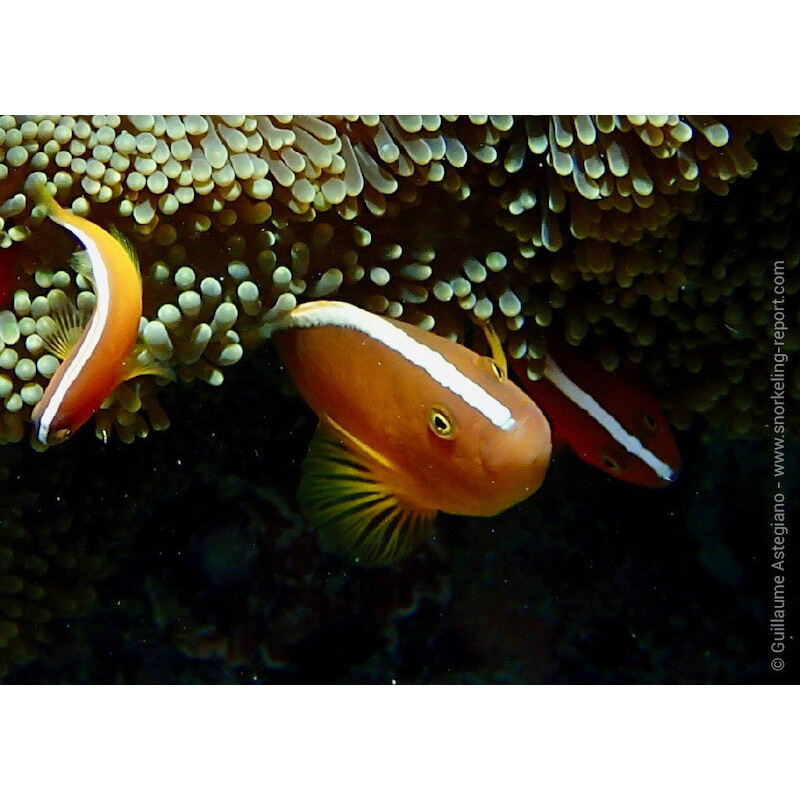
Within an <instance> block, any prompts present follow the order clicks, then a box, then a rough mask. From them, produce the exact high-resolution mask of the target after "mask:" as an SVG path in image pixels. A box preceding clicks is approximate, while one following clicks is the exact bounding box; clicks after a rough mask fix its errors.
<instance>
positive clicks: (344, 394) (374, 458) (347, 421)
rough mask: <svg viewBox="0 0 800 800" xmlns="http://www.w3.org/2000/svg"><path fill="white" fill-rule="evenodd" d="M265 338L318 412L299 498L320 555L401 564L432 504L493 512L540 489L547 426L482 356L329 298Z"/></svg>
mask: <svg viewBox="0 0 800 800" xmlns="http://www.w3.org/2000/svg"><path fill="white" fill-rule="evenodd" d="M273 339H274V343H275V346H276V349H277V351H278V354H279V355H280V357H281V359H282V361H283V363H284V365H285V366H286V369H287V370H288V372H289V374H290V375H291V377H292V379H293V381H294V384H295V386H296V387H297V389H298V391H299V392H300V394H301V395H302V396H303V397H304V398H305V400H306V401H307V402H308V404H309V405H310V406H311V408H312V409H313V410H314V411H315V413H316V414H317V416H318V417H319V419H320V428H319V430H318V434H317V437H316V438H317V439H318V440H321V441H317V442H316V443H312V447H311V451H310V454H309V458H308V459H306V464H305V466H304V477H303V481H301V492H300V494H301V502H302V503H303V505H306V506H307V507H308V508H309V509H310V516H311V517H312V520H313V521H314V522H315V523H316V524H317V528H318V530H320V532H321V534H322V536H323V543H325V544H327V546H328V549H332V550H336V551H337V552H340V553H344V554H346V555H350V556H351V557H355V558H356V559H357V560H359V561H361V562H362V563H386V562H388V561H392V560H396V558H398V557H400V556H401V555H404V554H405V553H406V552H407V551H408V550H409V549H411V547H413V545H414V544H416V543H417V542H418V541H420V540H421V539H423V538H424V537H425V536H426V535H427V533H428V531H429V530H430V527H431V525H432V522H433V518H434V517H435V514H436V512H437V511H444V512H447V513H451V514H461V515H470V516H491V515H494V514H497V513H499V512H500V511H503V510H504V509H506V508H509V507H510V506H512V505H514V504H515V503H518V502H520V501H521V500H524V499H525V498H526V497H528V496H529V495H530V494H532V493H533V492H534V491H535V490H536V489H537V488H538V487H539V485H540V484H541V482H542V480H543V478H544V475H545V472H546V470H547V466H548V464H549V461H550V429H549V426H548V423H547V420H546V419H545V417H544V415H543V414H542V412H541V411H540V410H539V408H538V407H537V406H536V404H535V403H534V402H532V401H531V400H530V398H528V397H527V396H526V395H525V394H524V393H523V392H522V391H521V390H520V389H519V387H517V386H516V385H515V384H514V383H513V382H511V381H510V380H508V379H507V376H506V375H505V374H504V370H503V369H502V368H501V367H499V366H498V364H497V363H496V362H495V361H493V360H492V359H491V358H488V357H485V356H480V355H478V354H476V353H474V352H473V351H471V350H469V349H467V348H466V347H464V346H462V345H460V344H457V343H455V342H451V341H449V340H447V339H445V338H443V337H441V336H437V335H435V334H433V333H430V332H426V331H422V330H420V329H418V328H416V327H414V326H413V325H409V324H407V323H403V322H399V321H395V320H390V319H386V318H384V317H379V316H377V315H375V314H371V313H369V312H367V311H364V310H362V309H359V308H356V307H355V306H352V305H349V304H347V303H342V302H335V301H317V302H312V303H306V304H303V305H301V306H298V307H297V308H296V309H295V310H294V311H292V312H290V313H289V314H288V315H287V316H286V317H285V318H284V319H283V320H281V321H280V322H279V323H278V324H277V325H276V326H275V328H274V331H273ZM337 462H339V463H341V462H346V464H347V467H346V470H345V471H346V472H347V475H348V478H347V480H339V479H338V478H335V477H334V478H332V477H331V476H332V475H333V474H334V473H337V469H338V467H337ZM337 474H338V473H337ZM365 497H368V498H369V499H368V500H367V501H364V498H365ZM304 500H305V502H304ZM362 501H363V502H362ZM328 506H330V509H332V510H329V509H328ZM387 518H390V519H389V522H387V523H386V524H385V525H384V527H383V528H381V527H380V526H381V525H383V524H384V520H385V519H387ZM376 527H377V528H379V529H380V530H379V531H378V533H374V530H375V528H376Z"/></svg>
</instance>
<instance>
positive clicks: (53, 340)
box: [42, 294, 86, 361]
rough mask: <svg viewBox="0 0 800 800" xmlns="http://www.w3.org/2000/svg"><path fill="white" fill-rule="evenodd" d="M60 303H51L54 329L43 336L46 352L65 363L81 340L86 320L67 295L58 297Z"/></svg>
mask: <svg viewBox="0 0 800 800" xmlns="http://www.w3.org/2000/svg"><path fill="white" fill-rule="evenodd" d="M57 297H60V298H61V299H60V301H58V300H56V301H54V302H52V303H51V308H50V315H49V316H50V319H52V320H53V324H54V329H53V331H52V332H50V333H44V334H42V342H43V343H44V347H45V350H47V351H48V352H49V353H52V354H53V355H54V356H55V357H56V358H58V359H59V360H60V361H65V360H66V358H67V356H68V355H69V354H70V351H71V350H72V348H73V347H75V345H76V344H77V343H78V340H79V339H80V338H81V334H82V333H83V329H84V328H85V327H86V320H85V319H84V318H83V317H82V316H81V313H80V311H78V309H77V308H76V307H75V304H74V303H73V302H72V301H71V300H70V299H69V298H68V297H67V296H66V295H63V294H62V295H57Z"/></svg>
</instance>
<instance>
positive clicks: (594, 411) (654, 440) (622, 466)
mask: <svg viewBox="0 0 800 800" xmlns="http://www.w3.org/2000/svg"><path fill="white" fill-rule="evenodd" d="M511 364H512V368H513V369H514V372H515V374H516V375H517V378H518V379H519V381H520V384H521V385H522V388H523V389H524V390H525V391H526V392H527V394H528V395H530V397H532V398H533V399H534V401H535V402H536V403H537V405H539V406H540V407H541V408H542V410H543V411H544V413H545V414H546V416H547V418H548V419H549V420H550V424H551V426H552V430H553V442H554V444H558V443H564V444H566V445H568V446H569V447H570V448H571V449H572V450H574V451H575V453H577V455H578V456H579V457H580V458H582V459H583V460H584V461H586V462H587V463H589V464H592V465H593V466H595V467H597V468H598V469H601V470H603V471H604V472H607V473H608V474H609V475H612V476H613V477H615V478H619V479H620V480H624V481H628V482H629V483H635V484H637V485H639V486H647V487H651V488H658V487H662V486H667V485H669V484H671V483H672V482H674V481H675V479H676V478H677V476H678V472H679V470H680V453H679V452H678V446H677V444H676V443H675V439H674V437H673V435H672V431H671V429H670V426H669V423H668V422H667V420H666V418H665V417H664V414H663V412H662V411H661V407H660V405H659V403H658V400H657V399H656V398H655V397H653V395H652V392H651V391H649V390H648V389H647V388H645V387H644V386H643V385H642V384H641V383H639V382H638V381H637V380H636V379H635V378H634V377H633V376H631V375H630V374H626V371H625V370H623V369H618V370H616V371H615V372H607V371H606V370H604V369H603V368H602V367H601V366H600V365H598V364H594V363H590V362H589V361H587V360H585V359H584V358H582V357H581V356H579V355H578V354H577V352H575V351H574V349H572V348H568V347H558V346H557V345H555V344H553V343H548V355H547V356H546V359H545V369H544V374H543V375H542V377H541V378H540V379H539V380H532V379H531V378H529V377H528V373H527V361H526V360H525V359H516V360H512V362H511Z"/></svg>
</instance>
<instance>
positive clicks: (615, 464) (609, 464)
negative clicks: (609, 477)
mask: <svg viewBox="0 0 800 800" xmlns="http://www.w3.org/2000/svg"><path fill="white" fill-rule="evenodd" d="M603 464H605V466H606V468H607V469H608V470H609V471H610V472H611V473H613V474H615V475H616V474H618V473H620V472H622V465H621V464H620V463H619V461H617V459H616V458H612V457H611V456H610V455H608V454H607V453H603Z"/></svg>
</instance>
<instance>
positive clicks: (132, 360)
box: [119, 343, 176, 383]
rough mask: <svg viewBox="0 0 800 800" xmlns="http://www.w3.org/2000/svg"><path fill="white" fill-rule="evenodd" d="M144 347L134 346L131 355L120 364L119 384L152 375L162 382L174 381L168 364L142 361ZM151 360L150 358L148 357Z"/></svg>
mask: <svg viewBox="0 0 800 800" xmlns="http://www.w3.org/2000/svg"><path fill="white" fill-rule="evenodd" d="M144 350H145V346H144V344H142V343H139V344H137V345H135V347H134V348H133V350H132V351H131V354H130V355H129V356H128V357H127V358H126V359H125V361H124V362H123V363H122V371H121V372H120V379H119V382H120V383H124V382H125V381H129V380H131V379H133V378H139V377H141V376H143V375H153V376H155V377H156V378H163V379H164V380H168V381H174V380H176V378H175V372H174V370H173V369H172V367H170V366H169V365H168V364H164V363H163V362H161V361H153V360H149V361H144V360H143V356H142V354H143V352H144ZM150 359H152V356H150Z"/></svg>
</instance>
